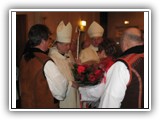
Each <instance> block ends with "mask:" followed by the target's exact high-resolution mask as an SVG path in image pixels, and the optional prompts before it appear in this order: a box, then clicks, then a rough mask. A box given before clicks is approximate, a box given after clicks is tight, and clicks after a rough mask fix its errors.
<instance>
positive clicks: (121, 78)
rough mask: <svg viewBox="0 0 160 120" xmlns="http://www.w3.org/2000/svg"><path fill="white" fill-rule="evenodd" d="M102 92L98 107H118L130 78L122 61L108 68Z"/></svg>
mask: <svg viewBox="0 0 160 120" xmlns="http://www.w3.org/2000/svg"><path fill="white" fill-rule="evenodd" d="M105 76H106V80H107V81H106V85H105V90H104V93H103V94H102V96H101V99H100V104H99V108H120V106H121V102H122V100H123V99H124V96H125V92H126V89H127V84H128V82H129V79H130V74H129V70H128V69H127V66H126V65H125V64H124V63H123V62H120V61H118V62H116V63H115V64H113V65H112V66H111V67H110V69H109V70H108V72H107V74H105Z"/></svg>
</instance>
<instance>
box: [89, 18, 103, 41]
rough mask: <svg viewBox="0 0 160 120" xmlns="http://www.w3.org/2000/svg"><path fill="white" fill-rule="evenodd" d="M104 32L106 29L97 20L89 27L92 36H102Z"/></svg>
mask: <svg viewBox="0 0 160 120" xmlns="http://www.w3.org/2000/svg"><path fill="white" fill-rule="evenodd" d="M103 33H104V29H103V27H102V26H100V25H99V24H98V23H97V22H95V21H93V22H92V24H91V25H90V26H89V28H88V35H89V37H90V38H93V37H102V36H103Z"/></svg>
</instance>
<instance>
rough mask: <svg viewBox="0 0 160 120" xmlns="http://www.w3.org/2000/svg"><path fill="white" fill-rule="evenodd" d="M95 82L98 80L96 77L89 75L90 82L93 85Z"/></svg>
mask: <svg viewBox="0 0 160 120" xmlns="http://www.w3.org/2000/svg"><path fill="white" fill-rule="evenodd" d="M95 80H96V78H95V76H94V75H93V74H90V75H89V81H90V82H91V83H93V82H95Z"/></svg>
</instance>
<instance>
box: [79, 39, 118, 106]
mask: <svg viewBox="0 0 160 120" xmlns="http://www.w3.org/2000/svg"><path fill="white" fill-rule="evenodd" d="M118 52H119V51H118V49H117V46H116V44H115V42H114V41H112V40H110V39H108V40H106V41H103V42H102V43H101V44H99V46H98V55H99V58H100V62H99V63H98V67H100V68H101V69H103V70H104V71H105V72H104V74H106V73H107V72H108V69H109V68H110V67H111V66H112V64H113V63H114V62H115V59H116V57H117V56H118ZM105 83H106V78H105V77H103V79H102V80H101V83H100V84H98V85H95V86H90V87H79V91H80V94H81V101H88V104H89V108H97V107H98V105H99V100H100V97H101V95H102V94H103V92H104V87H105Z"/></svg>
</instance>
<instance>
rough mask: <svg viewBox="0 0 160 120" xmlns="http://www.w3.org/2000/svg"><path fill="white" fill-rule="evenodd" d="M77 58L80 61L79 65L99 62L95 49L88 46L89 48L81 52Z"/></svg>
mask: <svg viewBox="0 0 160 120" xmlns="http://www.w3.org/2000/svg"><path fill="white" fill-rule="evenodd" d="M79 58H80V60H81V63H85V62H88V61H95V62H97V63H98V62H99V61H100V59H99V56H98V54H97V49H96V48H95V47H94V46H93V45H90V46H89V47H87V48H85V49H84V50H82V51H81V52H80V57H79Z"/></svg>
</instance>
